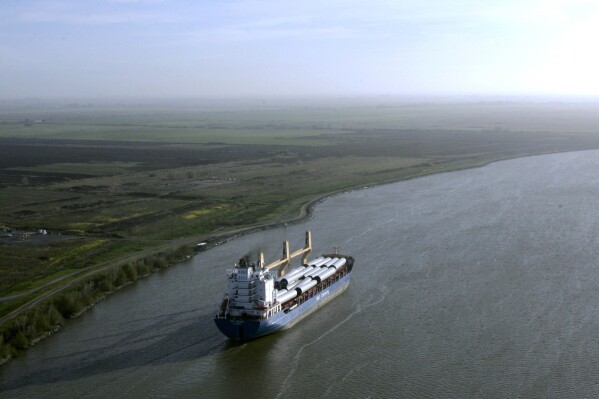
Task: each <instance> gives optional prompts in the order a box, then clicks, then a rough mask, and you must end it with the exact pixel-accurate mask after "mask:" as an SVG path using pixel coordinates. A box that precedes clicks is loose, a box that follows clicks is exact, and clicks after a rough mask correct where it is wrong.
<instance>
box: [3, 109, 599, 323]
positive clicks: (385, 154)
mask: <svg viewBox="0 0 599 399" xmlns="http://www.w3.org/2000/svg"><path fill="white" fill-rule="evenodd" d="M598 111H599V106H598V105H596V104H556V103H546V104H541V103H538V104H534V103H469V104H468V103H463V104H458V103H445V104H440V103H439V104H434V103H430V104H407V103H401V102H394V101H386V100H380V101H378V100H377V101H374V100H373V101H369V102H367V101H364V102H357V101H344V102H343V101H340V102H335V101H328V102H314V103H311V102H306V103H303V104H276V103H273V104H266V105H265V104H259V105H258V106H255V105H252V104H249V105H248V104H237V105H236V106H235V107H225V106H223V105H222V104H221V105H218V106H210V105H206V104H199V105H198V104H195V105H194V104H193V103H185V102H181V103H179V104H177V105H172V104H171V105H169V104H154V105H147V106H142V105H132V104H129V105H127V104H125V105H121V106H113V105H110V106H109V105H97V106H94V105H79V106H73V105H70V106H65V105H56V106H52V107H51V106H39V105H38V106H28V107H25V106H13V107H9V106H7V105H6V104H5V105H4V106H3V108H0V229H3V230H4V231H9V230H15V231H32V232H33V231H36V230H37V229H41V228H43V229H47V230H48V231H49V232H50V233H51V235H56V234H58V233H61V235H65V237H69V238H68V239H67V238H65V239H64V240H60V241H56V242H54V241H52V242H50V241H45V240H46V239H45V238H44V237H37V238H35V239H30V240H23V241H17V240H14V239H13V240H10V239H8V238H2V240H1V241H0V297H4V296H7V295H14V294H17V293H19V292H23V291H27V290H30V289H31V288H35V287H38V286H43V284H44V282H46V281H49V280H51V279H52V277H53V276H61V275H64V274H65V273H67V272H70V271H73V270H78V269H81V268H84V267H88V266H90V265H94V264H97V263H99V262H105V261H109V260H115V261H116V260H118V259H120V258H121V257H123V256H125V255H128V254H131V253H136V252H138V251H143V250H146V249H148V248H153V247H159V246H160V245H166V244H168V243H171V242H173V240H181V239H182V238H183V237H195V236H201V235H209V234H211V233H214V232H224V231H229V230H234V229H237V228H240V227H244V226H251V225H256V224H261V223H267V222H269V221H273V220H283V219H288V218H291V217H293V216H295V215H296V214H297V211H298V209H299V208H300V206H301V205H302V204H303V203H306V202H307V201H309V200H310V199H313V198H315V197H317V196H319V195H322V194H325V193H328V192H334V191H338V190H345V189H351V188H356V187H362V186H364V185H371V184H376V183H381V182H389V181H396V180H400V179H406V178H412V177H416V176H422V175H426V174H430V173H437V172H444V171H450V170H455V169H460V168H467V167H473V166H477V165H482V164H485V163H487V162H490V161H494V160H500V159H507V158H512V157H518V156H524V155H529V154H541V153H550V152H557V151H571V150H581V149H592V148H599V134H598V132H599V120H597V119H596V117H595V115H597V114H598ZM0 315H1V314H0Z"/></svg>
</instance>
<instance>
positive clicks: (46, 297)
mask: <svg viewBox="0 0 599 399" xmlns="http://www.w3.org/2000/svg"><path fill="white" fill-rule="evenodd" d="M591 150H597V149H587V150H575V151H553V152H546V153H538V154H526V155H522V156H515V157H506V158H500V159H491V160H487V161H482V162H479V163H474V164H471V165H464V166H458V167H456V168H454V169H448V170H431V171H429V172H425V173H420V174H417V175H414V176H408V177H403V178H400V179H389V180H386V181H379V182H374V183H369V184H361V185H359V186H356V187H350V188H345V189H339V190H335V191H331V192H328V193H325V194H321V195H318V196H316V197H315V198H313V199H311V200H309V201H307V202H306V203H304V204H303V205H301V206H300V208H299V214H298V215H297V216H295V217H293V218H291V219H288V220H283V221H277V222H270V223H265V224H262V225H255V226H248V227H244V228H241V229H237V230H233V231H230V232H225V233H221V234H214V235H203V236H199V237H192V238H189V239H187V240H185V241H186V242H188V243H192V242H198V241H204V242H206V245H205V246H202V247H198V246H197V244H196V245H195V246H194V248H193V251H194V254H193V255H191V256H194V255H195V254H197V253H199V252H203V251H206V250H208V249H210V248H212V247H214V246H217V245H221V244H223V243H226V242H228V241H230V240H232V239H235V238H238V237H242V236H245V235H248V234H252V233H256V232H260V231H265V230H270V229H275V228H279V227H284V226H287V225H290V224H292V225H295V224H300V223H303V222H305V221H307V220H310V219H311V218H312V217H313V216H314V213H315V208H316V206H317V205H319V204H321V203H323V202H324V201H326V200H327V199H329V198H332V197H335V196H337V195H341V194H346V193H350V192H353V191H358V190H365V189H370V188H375V187H378V186H383V185H388V184H394V183H400V182H402V181H407V180H412V179H417V178H420V177H426V176H432V175H436V174H442V173H449V172H458V171H463V170H468V169H474V168H480V167H484V166H487V165H490V164H492V163H495V162H501V161H508V160H513V159H519V158H528V157H534V156H544V155H551V154H562V153H569V152H580V151H591ZM186 245H189V244H186V243H181V245H180V246H179V248H182V247H184V246H186ZM173 247H175V248H176V247H177V246H173ZM162 250H166V249H165V248H163V249H162ZM156 253H161V251H157V252H156ZM156 253H154V255H149V256H148V257H146V258H141V259H140V260H141V261H142V262H143V259H147V258H150V257H152V256H155V254H156ZM132 255H133V254H130V255H128V256H132ZM125 258H126V257H125ZM189 258H190V256H187V257H184V258H183V259H175V260H173V261H172V262H169V263H168V264H167V265H166V266H165V267H164V268H160V269H151V271H150V272H149V273H146V274H140V275H138V276H137V277H136V278H135V279H133V280H131V281H127V282H125V283H124V284H122V285H120V286H116V287H114V289H112V290H110V291H108V292H103V293H101V294H100V295H98V296H97V297H96V298H94V300H93V302H92V303H91V304H90V305H87V306H84V308H83V309H81V310H80V311H78V312H77V313H75V314H72V315H70V316H68V317H65V319H67V318H77V317H80V316H81V315H83V314H85V313H86V311H87V310H88V309H90V308H92V307H93V306H95V305H96V304H97V303H99V302H101V301H102V300H103V299H104V298H106V297H107V296H109V295H112V294H113V293H115V292H117V291H119V290H120V289H121V288H123V287H125V286H126V285H130V284H132V283H134V282H135V281H137V280H141V279H143V278H145V277H147V276H149V275H151V274H153V273H154V272H155V271H159V270H165V269H167V268H169V267H172V266H174V265H176V264H178V263H181V262H182V261H183V260H187V259H189ZM121 262H124V261H122V260H121V261H120V262H119V261H115V262H113V264H112V265H107V266H105V267H101V268H99V269H94V270H92V271H90V272H89V273H86V274H84V275H82V276H80V277H78V278H76V279H74V280H70V281H69V282H68V283H67V284H65V285H64V286H60V287H57V288H56V289H54V290H51V291H50V292H47V293H45V294H43V295H40V296H39V297H37V298H35V299H33V300H32V301H30V302H28V303H26V304H24V305H22V306H21V307H19V308H17V309H15V310H14V311H13V312H11V313H9V314H8V315H6V316H5V317H3V319H2V321H0V326H1V327H6V326H7V325H8V324H10V323H11V322H13V321H15V320H17V319H18V318H19V316H21V315H23V314H24V313H26V312H28V311H34V310H35V309H36V308H37V307H38V306H41V305H43V304H45V303H47V302H49V301H52V300H53V299H54V297H55V296H58V295H59V294H60V293H62V292H64V291H65V290H67V289H68V288H70V287H73V286H76V285H77V284H78V283H82V282H85V281H89V280H91V279H92V278H93V276H94V275H97V274H100V273H102V272H106V271H107V270H110V269H118V268H121V267H124V265H125V264H126V263H122V264H120V263H121ZM63 327H64V321H63V322H61V323H59V324H57V325H54V326H52V327H51V328H50V329H49V330H47V331H45V332H43V333H42V334H41V335H39V336H37V337H33V338H31V340H30V341H29V345H27V346H26V347H25V348H24V349H16V350H17V353H20V352H23V351H26V350H27V349H28V348H29V347H31V346H34V345H35V344H37V343H39V342H40V341H42V340H44V339H45V338H47V337H49V336H51V335H53V334H55V333H57V332H58V331H60V330H61V329H62V328H63ZM14 357H16V356H12V355H9V356H8V357H4V358H0V367H1V366H2V365H4V364H6V363H8V362H10V360H12V359H13V358H14Z"/></svg>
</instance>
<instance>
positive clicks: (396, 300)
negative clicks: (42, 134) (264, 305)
mask: <svg viewBox="0 0 599 399" xmlns="http://www.w3.org/2000/svg"><path fill="white" fill-rule="evenodd" d="M306 229H310V230H312V232H313V235H314V244H315V247H316V253H320V252H323V251H330V250H331V248H332V247H333V246H339V247H341V252H344V253H348V254H351V255H353V256H354V257H355V258H356V265H355V268H354V273H353V279H352V282H351V284H350V286H349V288H348V290H347V291H346V292H345V293H344V294H343V295H342V296H341V297H339V298H337V299H335V300H334V301H333V302H331V303H330V304H328V305H327V306H326V307H324V308H322V309H320V310H319V311H318V312H316V313H314V314H312V315H311V316H310V317H308V318H307V319H305V320H304V321H303V322H301V323H300V324H298V325H296V326H295V327H293V328H292V329H290V330H288V331H285V332H283V333H280V334H276V335H271V336H268V337H265V338H262V339H259V340H256V341H253V342H250V343H246V344H242V345H239V344H232V343H230V342H228V341H227V339H225V337H223V336H221V335H220V334H219V332H218V331H217V329H216V328H215V327H214V325H213V323H212V320H211V318H212V315H213V313H214V312H215V311H216V309H217V307H218V304H219V302H220V300H221V298H222V294H223V292H224V291H225V289H226V281H225V269H226V268H228V267H230V266H231V264H232V263H233V262H234V261H236V260H237V258H238V257H240V256H241V255H243V254H244V253H245V252H247V251H248V250H257V249H258V248H260V247H262V248H264V249H265V250H266V254H267V258H268V259H274V258H275V257H277V256H278V255H279V253H280V251H281V247H282V240H283V239H284V238H285V237H287V238H289V239H290V241H291V242H292V246H293V247H299V246H301V244H302V240H303V232H304V231H305V230H306ZM598 238H599V152H597V151H588V152H578V153H567V154H557V155H547V156H539V157H530V158H524V159H517V160H512V161H505V162H499V163H495V164H492V165H489V166H486V167H483V168H479V169H473V170H467V171H461V172H454V173H447V174H442V175H435V176H430V177H426V178H421V179H416V180H411V181H406V182H401V183H397V184H392V185H388V186H383V187H378V188H374V189H368V190H362V191H357V192H352V193H349V194H345V195H342V196H338V197H335V198H332V199H329V200H327V201H326V202H324V203H323V204H321V205H320V206H318V207H317V209H316V215H315V218H314V219H313V220H311V221H309V222H307V223H305V224H303V225H298V226H292V227H288V228H287V229H280V230H272V231H267V232H262V233H257V234H253V235H250V236H247V237H243V238H240V239H236V240H234V241H231V242H230V243H228V244H226V245H223V246H220V247H216V248H214V249H212V250H210V251H207V252H205V253H202V254H199V255H198V256H196V257H194V258H193V259H192V260H190V261H189V262H186V263H183V264H179V265H177V266H175V267H173V268H171V269H170V270H168V271H167V272H164V273H160V274H156V275H153V276H151V277H150V278H148V279H145V280H143V281H140V282H139V283H137V284H135V285H134V286H130V287H127V288H125V289H123V290H122V291H121V292H119V293H117V294H115V295H113V296H111V297H110V298H108V299H107V300H105V301H104V302H101V303H100V304H98V305H97V306H96V307H95V308H93V309H92V310H91V311H89V312H88V313H86V314H85V315H84V316H83V317H81V318H80V319H77V320H73V321H70V322H69V323H68V325H67V327H66V328H65V329H64V331H62V332H61V333H59V334H57V335H55V336H53V337H51V338H49V339H47V340H45V341H43V342H41V343H40V344H38V345H37V346H35V347H34V348H32V349H31V350H29V351H28V352H27V353H26V354H24V355H23V356H21V357H20V358H18V359H16V360H15V361H13V362H11V363H9V364H7V365H5V366H3V367H1V368H0V397H3V398H4V397H7V398H8V397H10V398H51V397H82V398H105V397H114V398H116V397H119V398H120V397H128V398H160V397H190V398H191V397H193V398H234V397H239V398H321V397H323V398H326V397H330V398H347V397H357V398H368V397H371V398H380V397H456V398H462V397H505V398H511V397H526V398H531V397H553V398H563V397H599V385H598V383H599V360H598V359H599V334H598V333H597V331H599V259H598V258H599V256H598V255H599V242H598V241H599V239H598Z"/></svg>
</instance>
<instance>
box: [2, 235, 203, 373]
mask: <svg viewBox="0 0 599 399" xmlns="http://www.w3.org/2000/svg"><path fill="white" fill-rule="evenodd" d="M193 253H194V249H193V248H192V247H190V246H183V247H181V248H178V249H177V250H172V251H168V252H163V253H159V254H156V255H152V256H150V257H147V258H145V259H140V260H138V261H136V262H134V263H127V264H125V265H122V266H117V267H112V268H109V269H107V270H104V271H102V272H99V273H95V274H94V275H93V276H90V277H88V278H86V279H84V280H83V281H80V282H78V283H77V284H74V285H72V286H70V287H68V288H67V289H65V290H63V291H61V292H60V293H58V294H56V295H54V296H52V297H51V298H49V299H48V300H45V301H43V302H41V303H39V304H38V305H37V306H36V307H34V308H33V309H31V310H29V311H27V312H26V313H24V314H21V315H19V316H18V317H16V318H14V319H12V320H11V321H9V322H7V323H5V324H3V325H2V326H1V327H0V364H2V363H3V362H5V361H7V360H10V359H11V358H12V357H14V356H16V355H17V353H18V351H20V350H24V349H27V348H28V347H29V346H31V345H34V344H35V343H36V342H37V341H39V340H40V339H43V338H44V337H46V336H48V335H49V334H51V333H52V332H54V331H57V330H58V329H59V328H60V327H61V326H62V325H63V323H64V320H65V319H69V318H74V317H77V316H78V315H80V314H81V313H83V312H84V311H85V310H86V309H88V308H89V307H90V306H92V305H93V304H95V303H96V302H97V301H99V300H101V299H102V298H103V297H104V296H106V295H108V294H110V293H112V292H114V291H115V290H118V289H120V288H122V287H123V286H125V285H127V284H129V283H131V282H133V281H135V280H138V279H140V278H143V277H146V276H148V275H149V274H151V273H153V272H155V271H159V270H163V269H165V268H166V267H167V266H169V264H172V263H174V262H176V261H179V260H181V259H185V258H188V257H189V256H191V255H192V254H193Z"/></svg>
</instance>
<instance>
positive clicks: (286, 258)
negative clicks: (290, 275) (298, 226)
mask: <svg viewBox="0 0 599 399" xmlns="http://www.w3.org/2000/svg"><path fill="white" fill-rule="evenodd" d="M311 251H312V234H311V233H310V231H306V245H305V246H304V247H303V248H300V249H298V250H297V251H295V252H293V253H289V241H287V240H285V241H284V242H283V257H282V258H281V259H279V260H277V261H274V262H272V263H270V264H268V265H266V266H264V268H265V269H267V270H270V269H274V268H275V267H277V266H282V267H281V268H280V269H279V275H280V276H284V275H285V269H286V268H287V267H289V265H290V264H291V259H293V258H296V257H298V256H300V255H303V256H302V264H306V261H307V260H308V255H309V254H310V252H311ZM260 264H261V265H263V264H264V253H263V252H262V251H260Z"/></svg>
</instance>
